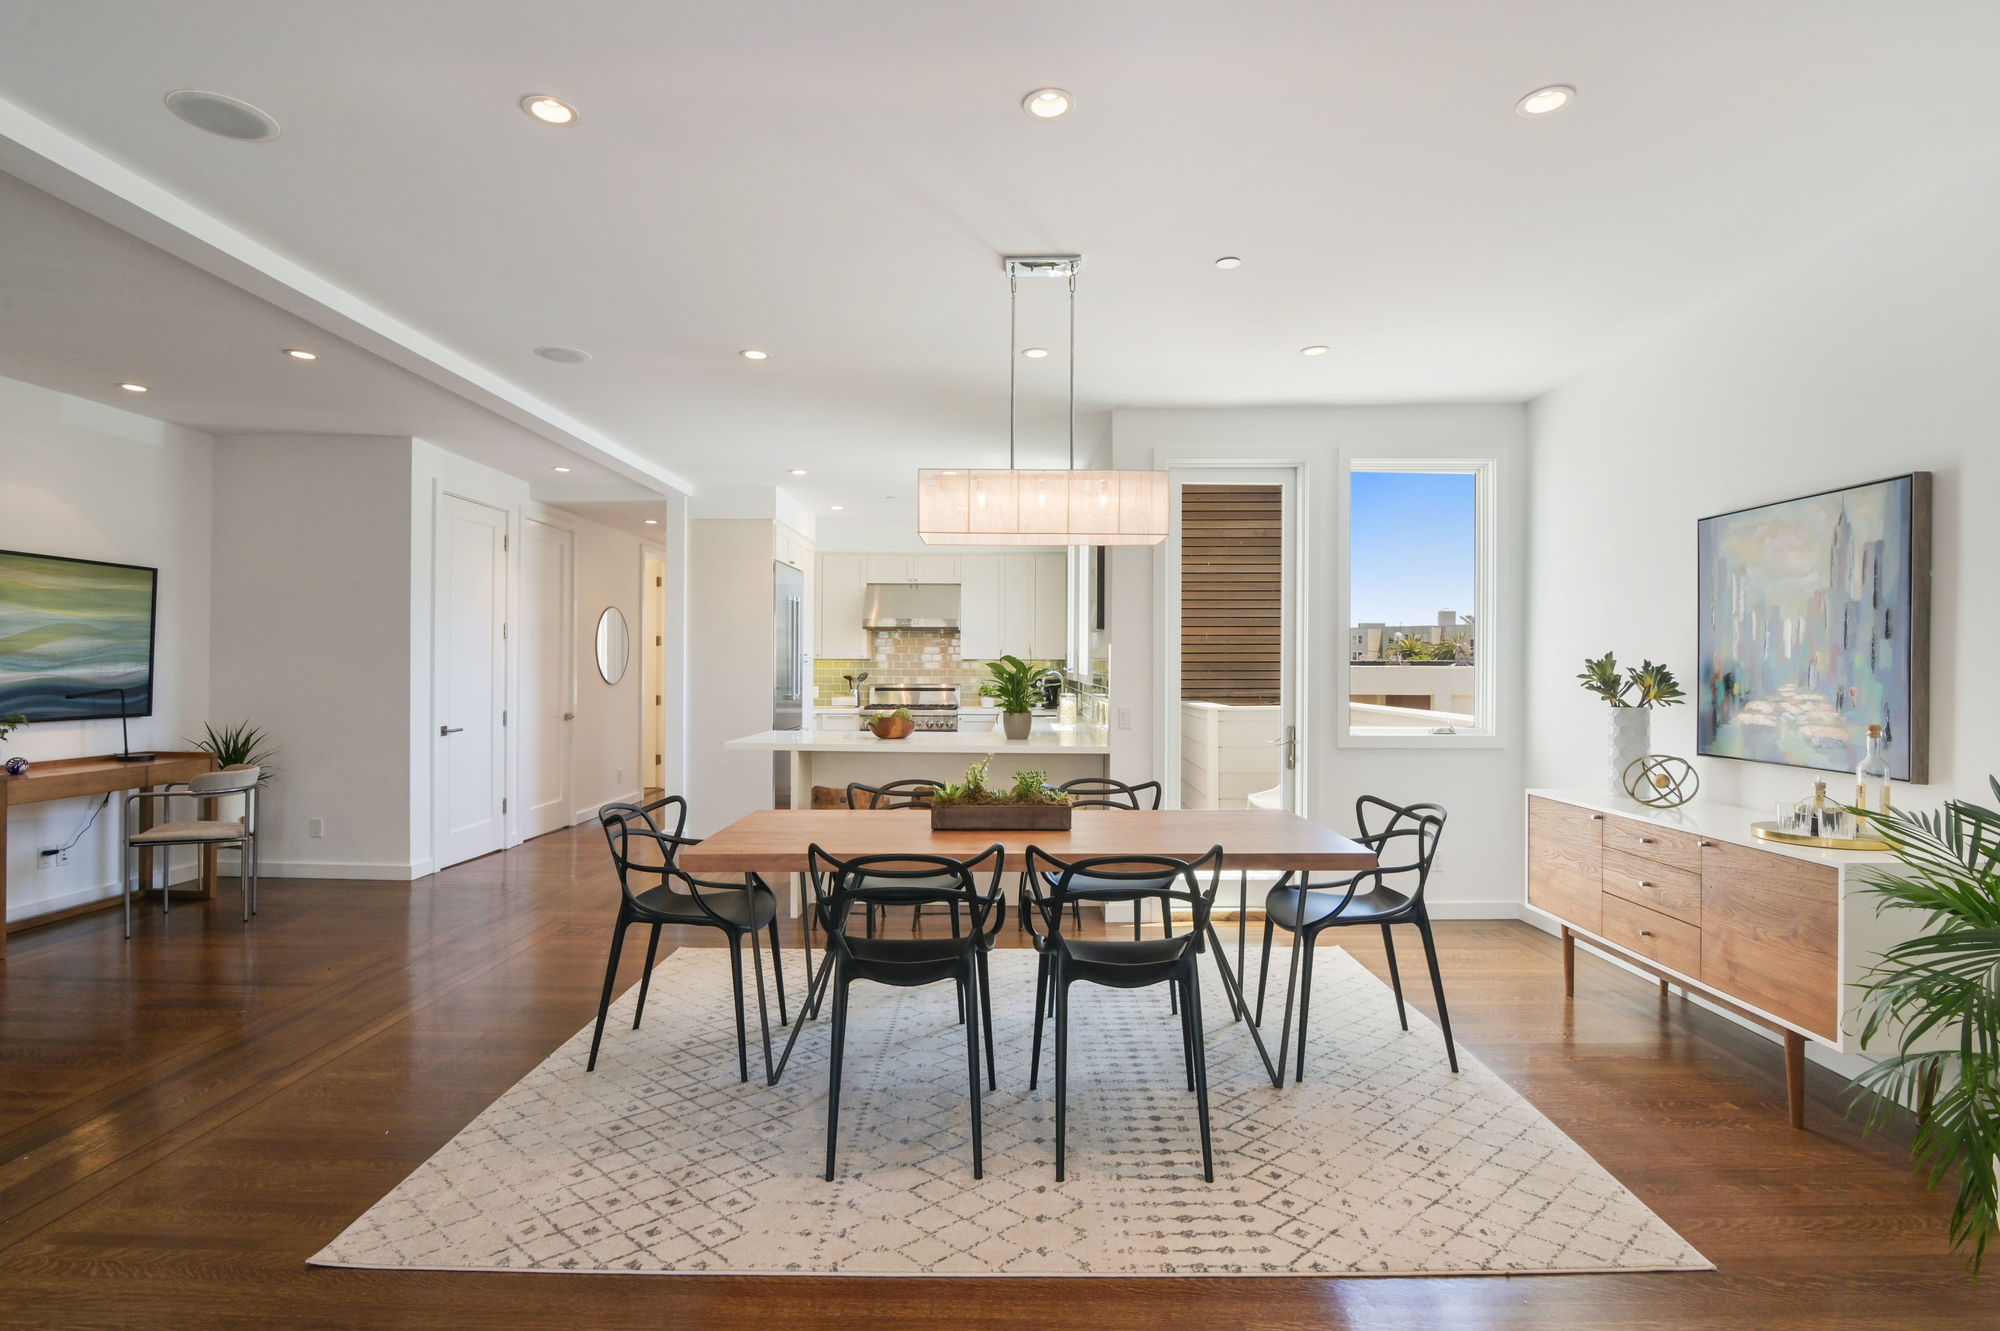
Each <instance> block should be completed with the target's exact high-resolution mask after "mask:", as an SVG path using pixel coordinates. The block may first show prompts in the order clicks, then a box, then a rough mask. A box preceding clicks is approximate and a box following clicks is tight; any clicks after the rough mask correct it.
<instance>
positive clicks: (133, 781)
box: [0, 751, 215, 960]
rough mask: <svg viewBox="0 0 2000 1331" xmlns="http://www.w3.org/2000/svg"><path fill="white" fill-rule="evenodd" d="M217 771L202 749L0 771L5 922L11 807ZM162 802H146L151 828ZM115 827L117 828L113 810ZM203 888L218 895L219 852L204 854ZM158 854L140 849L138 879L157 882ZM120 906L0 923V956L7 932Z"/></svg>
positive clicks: (0, 898)
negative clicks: (155, 860)
mask: <svg viewBox="0 0 2000 1331" xmlns="http://www.w3.org/2000/svg"><path fill="white" fill-rule="evenodd" d="M214 769H215V759H214V758H213V757H211V756H209V755H208V754H206V753H202V752H200V751H194V752H188V753H157V754H154V755H153V759H152V761H151V762H143V763H121V762H119V761H118V760H117V759H116V758H114V757H112V756H111V755H109V754H103V755H100V756H98V757H94V758H53V759H49V760H46V761H43V762H38V763H35V764H33V765H32V766H30V767H29V768H28V770H27V771H26V772H25V773H23V774H22V775H20V776H3V775H0V921H4V920H5V919H6V914H7V810H8V809H9V808H10V807H12V806H14V805H17V804H42V803H46V802H48V801H49V800H66V799H76V798H78V797H80V796H89V795H113V794H120V793H123V792H124V791H127V790H146V789H149V788H152V787H155V786H166V785H173V784H175V783H177V782H182V781H186V780H189V779H190V778H192V777H197V776H200V775H201V774H202V773H204V772H209V771H213V770H214ZM156 803H158V801H153V800H141V801H140V809H139V818H140V821H141V825H142V826H148V827H150V826H151V825H152V822H153V816H154V813H155V812H156V810H155V809H154V808H153V807H151V806H153V805H154V804H156ZM111 824H112V826H114V827H115V826H117V824H118V818H117V815H116V814H115V813H114V814H113V815H112V818H111ZM201 865H202V867H201V892H202V895H203V896H213V895H215V851H214V850H212V849H210V850H204V851H202V852H201ZM152 866H153V853H152V852H151V851H150V850H141V851H140V852H139V881H140V883H142V884H144V883H148V882H150V881H152ZM117 904H118V898H117V897H112V898H109V899H108V900H105V901H101V902H92V903H91V904H90V905H87V906H81V907H74V908H72V909H69V910H60V911H53V912H51V913H49V914H47V915H40V916H32V917H30V918H28V919H25V920H15V921H13V922H12V923H10V924H6V925H4V927H0V960H5V958H6V956H7V935H8V934H10V933H13V932H15V931H16V930H19V929H26V928H29V927H31V926H33V925H37V924H48V923H50V922H52V921H54V920H59V919H63V918H65V917H67V916H70V915H76V914H80V913H82V912H83V911H87V910H101V909H103V908H105V907H107V906H115V905H117Z"/></svg>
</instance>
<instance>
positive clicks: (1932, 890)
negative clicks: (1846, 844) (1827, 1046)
mask: <svg viewBox="0 0 2000 1331" xmlns="http://www.w3.org/2000/svg"><path fill="white" fill-rule="evenodd" d="M1987 783H1988V784H1989V785H1991V786H1992V788H1993V796H1994V799H1995V801H1996V802H2000V779H1996V778H1992V777H1989V778H1987ZM1853 812H1854V813H1855V814H1856V815H1857V816H1858V817H1860V818H1861V819H1864V820H1865V821H1866V822H1867V824H1868V825H1869V828H1870V830H1871V831H1872V832H1873V833H1874V835H1876V836H1878V837H1880V838H1881V839H1882V840H1884V841H1886V842H1888V843H1889V847H1890V849H1891V850H1892V851H1893V852H1894V854H1895V856H1896V859H1897V860H1898V861H1900V863H1899V865H1898V867H1896V868H1894V869H1886V868H1884V869H1867V870H1863V873H1864V875H1865V877H1866V881H1867V884H1868V889H1869V890H1870V891H1871V892H1873V893H1874V894H1875V895H1876V897H1877V898H1878V901H1877V903H1876V909H1877V910H1882V911H1888V910H1914V911H1921V912H1922V913H1923V914H1924V916H1925V923H1924V931H1923V932H1922V933H1920V934H1918V935H1917V936H1916V937H1914V938H1910V939H1906V940H1905V941H1903V942H1900V943H1895V944H1893V945H1891V946H1890V947H1888V948H1886V949H1884V951H1883V952H1882V954H1881V956H1880V957H1879V958H1878V959H1877V960H1876V961H1875V963H1874V965H1873V966H1872V967H1871V968H1870V969H1869V971H1868V972H1867V973H1866V974H1865V975H1864V976H1863V977H1862V983H1861V989H1862V993H1863V995H1864V997H1863V999H1862V1002H1861V1005H1860V1014H1861V1017H1862V1027H1861V1047H1862V1048H1863V1049H1866V1048H1867V1047H1868V1045H1869V1042H1870V1041H1872V1040H1873V1039H1875V1037H1876V1036H1878V1035H1885V1034H1886V1035H1888V1036H1890V1037H1891V1038H1893V1039H1894V1041H1895V1044H1896V1052H1895V1053H1894V1054H1893V1055H1891V1056H1890V1057H1888V1058H1885V1059H1883V1060H1882V1061H1881V1062H1879V1063H1877V1064H1876V1065H1875V1066H1874V1067H1872V1068H1870V1069H1868V1070H1867V1071H1866V1072H1864V1073H1862V1074H1861V1075H1860V1076H1859V1077H1857V1078H1855V1080H1854V1083H1853V1085H1854V1086H1855V1087H1856V1088H1866V1089H1868V1090H1871V1091H1874V1092H1875V1093H1876V1097H1877V1098H1875V1099H1874V1100H1873V1101H1872V1102H1871V1103H1870V1104H1869V1105H1868V1117H1867V1123H1868V1127H1869V1129H1870V1130H1871V1131H1872V1130H1873V1129H1875V1128H1879V1127H1881V1126H1882V1125H1883V1124H1884V1123H1886V1122H1887V1121H1888V1120H1889V1119H1890V1118H1891V1117H1892V1116H1893V1115H1894V1114H1895V1113H1896V1108H1897V1106H1898V1105H1899V1104H1901V1105H1913V1106H1915V1107H1916V1110H1917V1132H1916V1137H1915V1139H1914V1140H1912V1141H1911V1143H1910V1157H1911V1160H1912V1162H1913V1163H1914V1164H1915V1165H1916V1166H1917V1168H1918V1170H1919V1171H1920V1172H1921V1173H1922V1174H1923V1175H1924V1178H1925V1181H1926V1182H1927V1183H1929V1185H1930V1186H1931V1187H1933V1188H1935V1187H1936V1186H1937V1185H1938V1184H1939V1183H1942V1182H1943V1181H1944V1180H1945V1179H1946V1178H1948V1177H1950V1176H1951V1175H1952V1174H1954V1173H1955V1174H1957V1175H1958V1197H1957V1199H1956V1201H1955V1202H1954V1203H1953V1205H1952V1209H1951V1243H1952V1247H1953V1248H1955V1249H1956V1248H1963V1249H1966V1250H1967V1251H1966V1265H1968V1266H1970V1267H1971V1268H1972V1270H1973V1273H1974V1274H1977V1273H1978V1271H1979V1264H1980V1261H1981V1260H1982V1259H1983V1258H1984V1257H1985V1255H1986V1245H1987V1244H1988V1243H1990V1242H1991V1241H1992V1240H1993V1238H1994V1237H1995V1236H1996V1235H2000V809H1989V808H1986V807H1984V806H1983V805H1978V804H1974V803H1972V802H1971V801H1970V800H1950V801H1947V802H1946V804H1945V806H1944V810H1943V812H1941V813H1909V812H1906V811H1904V810H1902V809H1890V810H1888V811H1887V812H1882V811H1879V810H1874V809H1858V808H1857V809H1855V810H1854V811H1853Z"/></svg>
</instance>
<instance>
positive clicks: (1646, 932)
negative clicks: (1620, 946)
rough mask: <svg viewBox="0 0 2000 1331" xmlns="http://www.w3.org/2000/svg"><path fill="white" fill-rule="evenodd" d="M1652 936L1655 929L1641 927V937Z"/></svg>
mask: <svg viewBox="0 0 2000 1331" xmlns="http://www.w3.org/2000/svg"><path fill="white" fill-rule="evenodd" d="M1652 936H1653V931H1652V930H1651V929H1641V930H1640V931H1639V937H1641V938H1651V937H1652Z"/></svg>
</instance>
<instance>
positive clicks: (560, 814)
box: [516, 518, 576, 837]
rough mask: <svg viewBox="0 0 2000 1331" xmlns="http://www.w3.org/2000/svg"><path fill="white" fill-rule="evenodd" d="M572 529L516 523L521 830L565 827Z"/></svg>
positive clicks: (572, 707)
mask: <svg viewBox="0 0 2000 1331" xmlns="http://www.w3.org/2000/svg"><path fill="white" fill-rule="evenodd" d="M575 569H576V533H574V532H572V531H568V530H566V529H564V528H562V527H554V526H550V525H549V524H548V523H546V522H538V521H536V520H535V519H533V518H524V519H522V522H521V636H520V646H519V649H518V651H517V653H516V656H517V659H518V660H519V661H520V663H521V665H520V669H521V689H520V699H521V735H520V746H521V748H520V780H519V783H518V784H519V787H520V791H521V835H522V836H523V837H534V836H541V835H542V834H543V833H544V832H553V831H556V830H557V829H558V828H563V827H567V826H569V820H570V812H571V810H570V745H571V739H570V734H571V731H572V730H573V729H574V728H575V721H576V609H575V595H576V593H575V586H576V578H575Z"/></svg>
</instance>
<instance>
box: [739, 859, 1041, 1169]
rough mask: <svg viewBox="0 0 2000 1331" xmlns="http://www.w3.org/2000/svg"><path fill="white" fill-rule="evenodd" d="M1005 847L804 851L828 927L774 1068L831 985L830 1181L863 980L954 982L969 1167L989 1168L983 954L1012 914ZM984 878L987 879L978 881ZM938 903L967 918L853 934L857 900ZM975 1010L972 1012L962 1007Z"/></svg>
mask: <svg viewBox="0 0 2000 1331" xmlns="http://www.w3.org/2000/svg"><path fill="white" fill-rule="evenodd" d="M1005 861H1006V851H1005V850H1004V849H1003V848H1002V847H1000V846H998V845H995V846H991V847H989V848H987V849H986V850H984V851H982V852H981V853H980V854H978V855H977V856H974V857H973V858H971V859H968V860H955V859H950V858H948V857H945V856H942V855H909V854H904V855H862V856H856V857H854V858H851V859H841V858H839V857H837V856H834V855H830V854H828V853H827V852H826V851H825V850H823V849H821V848H820V847H819V846H818V845H817V844H815V845H813V846H810V847H808V849H807V851H806V869H807V873H806V876H807V878H808V880H809V881H810V882H811V884H812V893H813V909H814V911H815V912H816V913H817V914H818V916H819V926H820V928H821V929H823V930H824V931H825V932H826V958H825V960H824V961H823V962H822V963H821V965H820V974H819V982H818V984H817V985H816V986H815V988H814V990H813V994H812V999H811V1002H810V1003H809V1004H808V1005H807V1007H806V1008H805V1009H804V1010H803V1011H802V1013H801V1016H800V1020H799V1025H798V1026H796V1027H794V1028H793V1029H792V1035H791V1039H790V1040H788V1041H787V1042H786V1044H785V1053H784V1057H783V1058H780V1059H779V1060H778V1066H777V1069H776V1071H774V1072H773V1073H772V1076H771V1080H772V1082H773V1084H775V1083H776V1082H777V1079H778V1077H780V1076H782V1075H783V1073H784V1070H785V1064H786V1063H787V1062H789V1061H790V1059H791V1056H792V1047H793V1046H794V1045H796V1044H797V1043H798V1038H799V1031H800V1030H802V1029H804V1026H805V1016H806V1014H808V1013H813V1012H817V1011H819V1006H820V1001H821V999H822V998H823V997H824V996H825V993H826V991H827V990H828V989H829V988H831V989H832V991H833V1023H832V1025H833V1029H832V1042H831V1044H830V1046H829V1055H828V1060H827V1094H826V1179H827V1181H828V1182H829V1183H830V1182H832V1181H833V1167H834V1148H835V1144H836V1142H837V1140H838V1137H839V1131H840V1070H841V1062H842V1059H843V1057H844V1055H845V1053H846V1048H847V995H848V990H849V989H851V988H852V987H853V986H854V983H855V982H856V981H857V980H866V981H869V982H871V983H874V984H885V985H890V986H893V987H895V988H899V989H912V988H917V987H920V986H922V985H928V984H937V983H940V982H942V981H945V980H949V981H951V982H952V984H953V986H954V987H955V988H956V989H957V991H958V1004H959V1013H960V1021H961V1022H962V1023H963V1024H964V1026H965V1057H966V1070H967V1073H968V1075H969V1077H970V1081H971V1088H972V1177H974V1178H981V1177H983V1176H984V1174H985V1169H986V1162H985V1146H984V1142H983V1139H982V1137H981V1135H980V1098H981V1091H980V1086H979V1048H980V1033H981V1030H982V1028H983V1030H984V1033H985V1044H986V1083H987V1088H988V1089H991V1090H998V1089H999V1086H1000V1082H999V1079H998V1077H997V1075H996V1073H995V1069H994V1060H993V1006H992V1003H991V1002H990V1001H989V1000H988V997H987V995H988V994H989V992H990V986H989V983H988V979H987V965H986V954H987V953H988V952H989V951H991V950H992V947H993V940H994V938H995V937H996V936H997V935H998V933H999V931H1000V928H1001V925H1002V923H1003V921H1004V919H1005V917H1006V914H1007V900H1006V896H1005V894H1004V893H1002V891H1001V889H1000V875H1001V870H1002V867H1003V865H1004V864H1005ZM982 877H983V878H984V879H985V882H984V884H983V885H982V884H981V882H980V879H981V878H982ZM913 899H914V900H918V901H921V902H924V903H926V904H928V903H938V904H943V905H949V906H951V907H953V909H954V911H955V912H960V911H962V912H963V913H964V918H965V921H966V923H967V924H968V926H969V928H968V929H967V930H966V932H965V933H963V934H956V933H955V934H953V935H952V936H951V937H950V938H877V937H874V936H872V935H864V936H862V937H859V938H857V937H855V936H854V934H853V933H852V932H851V931H850V929H849V922H850V920H851V918H852V916H853V914H854V911H855V909H856V907H859V908H860V909H861V911H862V912H863V914H864V915H865V914H866V912H867V910H868V908H869V907H870V906H871V905H880V904H885V903H890V904H897V905H907V904H909V903H910V902H911V901H912V900H913ZM967 1012H974V1013H977V1014H978V1020H977V1021H966V1020H965V1018H964V1014H965V1013H967Z"/></svg>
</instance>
